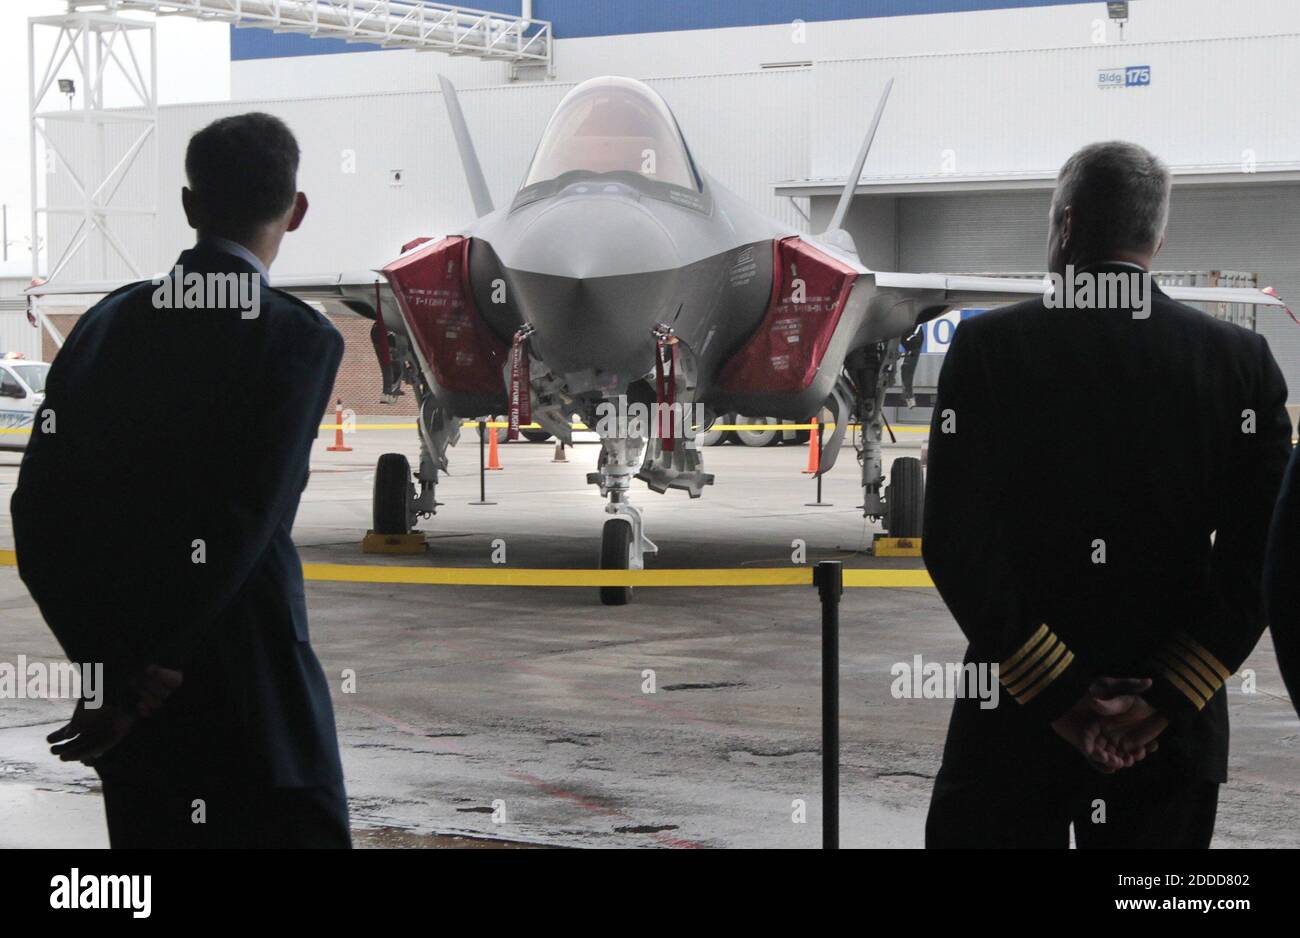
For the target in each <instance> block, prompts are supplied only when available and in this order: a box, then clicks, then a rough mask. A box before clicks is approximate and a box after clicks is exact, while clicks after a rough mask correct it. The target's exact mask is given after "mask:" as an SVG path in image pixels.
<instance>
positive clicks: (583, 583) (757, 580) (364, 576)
mask: <svg viewBox="0 0 1300 938" xmlns="http://www.w3.org/2000/svg"><path fill="white" fill-rule="evenodd" d="M17 563H18V557H17V554H16V553H15V552H14V551H12V550H0V566H14V565H15V564H17ZM302 570H303V577H304V578H305V579H307V580H311V581H312V582H316V583H388V584H413V585H424V586H532V587H555V586H561V587H590V586H644V587H731V588H735V587H755V586H811V585H812V567H810V566H804V567H759V568H754V567H750V568H741V569H730V568H718V569H697V570H691V569H677V570H543V569H536V568H513V567H406V566H389V565H380V564H342V563H305V564H303V566H302ZM844 585H845V586H846V587H876V588H881V587H884V588H916V587H921V588H925V587H932V586H934V582H933V581H932V580H931V579H930V575H929V573H927V572H926V571H925V570H915V569H912V570H881V569H872V570H861V569H859V570H845V571H844Z"/></svg>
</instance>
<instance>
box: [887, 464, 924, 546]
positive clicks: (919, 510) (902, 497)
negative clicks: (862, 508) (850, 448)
mask: <svg viewBox="0 0 1300 938" xmlns="http://www.w3.org/2000/svg"><path fill="white" fill-rule="evenodd" d="M887 501H888V506H889V507H888V511H889V513H888V516H887V520H888V521H889V530H888V532H887V533H888V534H889V536H890V537H910V538H918V537H920V536H921V527H922V524H923V521H924V518H925V475H924V474H923V473H922V471H921V460H919V459H917V458H915V457H914V456H900V457H899V458H898V459H895V460H894V464H893V466H891V467H890V470H889V493H888V496H887Z"/></svg>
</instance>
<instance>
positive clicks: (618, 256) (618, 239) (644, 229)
mask: <svg viewBox="0 0 1300 938" xmlns="http://www.w3.org/2000/svg"><path fill="white" fill-rule="evenodd" d="M604 188H609V189H611V190H613V192H617V191H619V190H620V189H621V187H618V186H609V187H602V186H600V185H594V184H592V185H578V186H573V187H570V189H568V190H566V191H565V193H563V194H561V196H560V197H559V198H558V199H557V200H556V201H554V202H552V203H550V204H548V205H547V206H545V207H544V208H543V210H542V211H541V212H540V213H539V214H538V215H537V217H536V218H535V219H533V220H532V222H531V223H530V224H529V225H528V227H527V228H525V229H524V231H523V233H522V235H521V237H520V241H519V245H518V251H517V252H516V256H515V258H514V259H513V260H514V263H512V264H511V266H512V267H515V268H516V269H519V270H526V271H531V272H534V273H540V274H550V275H553V276H559V277H571V278H573V279H575V280H589V279H594V278H597V277H615V276H622V275H625V274H636V273H645V272H647V271H658V270H671V269H675V268H676V267H678V266H679V263H680V259H679V258H678V255H677V249H676V246H675V245H674V244H673V240H672V237H671V235H670V234H669V233H668V231H667V230H666V229H665V228H664V226H663V225H662V224H661V223H660V222H659V220H658V219H657V218H655V217H654V215H652V214H651V213H650V212H649V211H648V210H647V209H645V208H644V207H643V206H641V205H640V204H639V203H638V202H637V201H636V200H634V199H631V198H628V197H626V196H621V195H617V194H613V192H611V193H606V192H604V191H603V189H604Z"/></svg>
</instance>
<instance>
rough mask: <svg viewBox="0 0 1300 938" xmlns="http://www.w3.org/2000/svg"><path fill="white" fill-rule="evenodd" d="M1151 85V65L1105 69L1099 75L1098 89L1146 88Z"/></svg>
mask: <svg viewBox="0 0 1300 938" xmlns="http://www.w3.org/2000/svg"><path fill="white" fill-rule="evenodd" d="M1150 84H1151V66H1150V65H1128V66H1125V67H1124V68H1103V69H1102V70H1101V71H1099V72H1098V73H1097V87H1098V88H1146V87H1148V86H1149V85H1150Z"/></svg>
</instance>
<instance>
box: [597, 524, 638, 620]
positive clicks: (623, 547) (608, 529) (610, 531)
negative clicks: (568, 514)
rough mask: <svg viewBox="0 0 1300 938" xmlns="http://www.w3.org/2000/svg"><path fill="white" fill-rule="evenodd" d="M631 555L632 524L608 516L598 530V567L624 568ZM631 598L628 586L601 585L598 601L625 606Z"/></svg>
mask: <svg viewBox="0 0 1300 938" xmlns="http://www.w3.org/2000/svg"><path fill="white" fill-rule="evenodd" d="M631 557H632V524H631V522H629V521H626V520H625V519H623V518H610V519H609V520H607V521H606V522H605V527H604V528H603V529H602V530H601V532H600V569H602V570H626V569H628V564H629V562H630V560H631ZM631 599H632V587H630V586H602V587H601V588H600V602H601V605H604V606H626V605H627V604H628V602H629V601H630V600H631Z"/></svg>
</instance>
